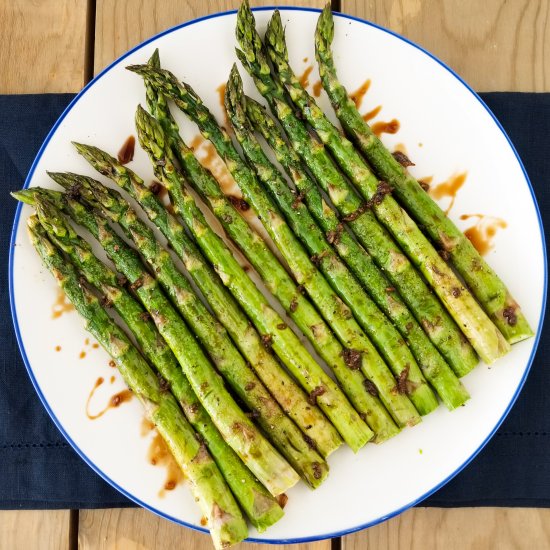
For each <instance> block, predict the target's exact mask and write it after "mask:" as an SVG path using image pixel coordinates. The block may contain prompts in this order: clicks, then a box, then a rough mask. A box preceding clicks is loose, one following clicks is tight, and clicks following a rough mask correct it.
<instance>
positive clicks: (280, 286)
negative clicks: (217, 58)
mask: <svg viewBox="0 0 550 550" xmlns="http://www.w3.org/2000/svg"><path fill="white" fill-rule="evenodd" d="M130 69H131V70H133V71H135V72H138V73H140V74H142V76H145V77H146V78H147V79H148V80H149V81H150V82H151V83H153V85H154V86H155V87H156V88H157V89H159V90H160V91H162V93H163V94H166V95H168V96H170V97H172V98H175V99H176V104H177V105H178V106H179V107H180V108H183V109H187V106H188V105H190V106H191V107H192V109H199V111H200V115H199V116H201V118H204V119H205V120H206V122H208V116H207V114H205V108H204V106H203V105H202V102H201V101H200V98H198V96H197V95H196V94H195V93H194V91H193V90H192V89H191V88H190V87H189V86H187V85H185V84H180V83H179V82H178V81H177V79H176V78H175V76H174V75H172V74H171V73H170V72H168V71H165V70H161V69H152V68H150V67H147V66H136V67H131V68H130ZM203 115H204V116H203ZM222 132H223V130H222ZM224 135H225V136H227V134H225V133H224ZM227 139H229V137H227ZM167 153H168V154H169V153H170V152H169V151H168V152H167ZM193 158H194V157H193ZM183 161H185V164H184V168H185V170H186V171H187V172H188V174H189V175H190V178H189V181H190V183H191V184H192V185H194V186H195V189H196V190H197V192H198V193H199V194H200V195H201V196H202V197H203V198H204V199H205V201H206V202H207V203H208V204H209V205H210V208H211V209H212V211H213V212H214V214H215V215H216V217H217V218H218V219H219V220H220V222H221V223H222V225H223V227H224V229H225V230H226V231H227V233H228V234H229V235H230V236H231V238H232V239H233V241H234V242H236V243H237V244H238V246H239V248H240V249H241V250H242V251H243V253H244V254H245V255H246V256H247V258H248V259H249V260H250V262H251V263H252V264H253V265H254V267H255V268H256V270H257V271H258V273H259V274H260V276H261V277H262V279H263V281H264V283H265V284H266V286H267V288H268V290H269V291H270V292H271V293H272V294H274V295H275V296H277V298H278V299H279V301H280V302H281V304H282V305H283V307H284V308H285V309H286V311H287V313H288V314H289V315H290V316H291V318H292V319H293V320H294V321H295V322H296V324H297V325H298V327H299V328H300V330H301V331H302V332H303V333H304V334H305V335H306V337H307V338H308V339H309V340H310V341H311V342H312V344H313V345H314V347H315V349H316V350H317V351H318V352H319V354H320V355H321V357H323V359H325V361H326V362H327V364H328V365H329V366H330V367H331V369H332V370H333V372H334V374H335V376H336V378H337V379H338V382H339V383H340V385H341V387H342V388H343V390H344V392H345V393H346V395H347V396H348V397H349V399H350V400H351V402H352V403H353V405H354V407H355V408H356V409H357V411H358V412H359V413H360V414H361V415H363V418H365V419H366V420H367V422H368V424H369V426H370V427H371V428H372V429H373V430H374V432H375V434H376V441H378V442H380V441H384V440H385V439H388V438H389V437H392V436H393V435H395V434H396V433H397V432H398V429H397V427H396V426H395V424H394V422H393V420H392V419H391V417H390V415H389V414H388V412H387V411H386V409H385V408H384V407H383V405H382V404H381V403H380V401H379V400H378V399H377V398H376V397H375V396H373V395H371V394H370V393H369V391H368V390H367V388H365V385H364V384H370V381H369V382H365V380H366V379H365V378H364V377H363V376H362V374H361V373H360V372H358V371H352V370H350V369H349V368H348V367H347V365H346V363H345V361H344V358H343V356H342V354H343V353H344V348H343V347H342V346H341V345H340V343H339V342H338V340H337V339H336V338H335V337H334V336H333V335H332V333H331V331H330V329H329V328H328V326H327V325H326V324H325V322H324V321H323V319H322V317H321V316H320V315H319V314H318V313H317V311H316V310H315V308H313V306H312V305H311V304H310V302H309V301H308V300H307V299H306V298H305V297H304V296H303V295H302V293H301V291H300V289H299V288H298V287H297V285H296V284H295V283H294V282H293V281H292V279H291V278H290V277H289V276H288V273H287V272H286V270H285V269H284V267H283V266H282V265H281V263H280V262H279V260H278V259H277V258H276V257H275V256H274V254H273V253H272V252H271V250H270V249H269V248H268V247H267V245H266V243H265V242H264V241H263V240H262V239H261V238H260V237H259V236H258V235H257V234H256V233H255V232H254V231H252V230H251V228H250V227H249V225H248V224H247V223H246V221H245V220H244V219H243V218H242V216H241V215H240V214H239V212H238V211H237V209H236V208H235V207H234V206H233V205H232V204H231V202H230V201H229V199H228V198H227V197H226V196H225V195H224V194H223V192H222V191H221V189H220V187H219V185H218V183H217V181H216V180H215V179H214V178H213V177H212V175H211V174H210V173H209V172H208V171H206V170H204V169H203V168H202V167H201V166H200V164H199V163H198V162H196V164H195V163H194V162H192V161H191V158H190V157H184V158H183ZM195 161H196V159H195ZM172 171H173V172H175V171H174V170H172ZM176 176H177V174H176ZM180 187H182V186H181V185H180ZM182 188H183V187H182ZM177 189H178V185H174V186H173V190H175V191H177ZM178 200H179V199H178V197H176V199H175V200H174V202H175V203H177V202H178ZM180 202H181V205H180V209H181V210H182V212H184V211H185V210H184V206H185V205H186V202H185V201H184V200H181V201H180ZM189 204H190V201H189ZM188 224H190V225H193V224H194V222H193V216H192V215H191V217H190V218H189V219H188ZM222 244H223V243H222ZM205 253H206V250H205ZM220 253H221V252H220ZM228 256H230V254H229V255H228ZM228 260H229V261H230V258H229V257H228ZM210 261H211V262H212V263H214V264H216V263H219V262H217V260H216V257H215V255H212V256H211V257H210ZM235 269H238V270H239V274H238V276H233V277H226V278H225V279H226V282H227V284H228V285H230V288H232V291H233V292H234V293H241V292H242V290H241V283H246V285H247V292H254V293H256V292H257V289H255V287H254V285H252V286H251V283H248V282H247V281H246V279H247V277H246V276H245V273H244V272H243V270H242V268H241V267H240V266H238V264H236V265H235ZM248 287H250V288H249V290H248ZM241 305H242V306H243V308H245V309H246V308H247V307H249V306H250V304H249V303H247V301H246V300H242V301H241ZM260 312H261V308H260V310H258V311H257V312H253V310H250V309H249V310H247V313H248V314H249V316H250V317H251V318H254V316H255V315H260ZM255 322H263V320H262V319H261V318H258V319H256V321H255ZM274 325H275V326H274V327H273V328H271V329H270V331H271V332H268V333H267V334H268V335H269V336H270V337H272V338H273V350H274V351H275V352H276V353H277V355H279V357H280V358H281V359H282V361H283V362H284V363H285V364H286V365H287V367H288V368H289V369H290V370H291V371H292V372H294V371H293V369H295V368H296V366H295V365H296V359H297V358H298V357H297V356H296V353H297V352H298V355H299V357H300V358H299V361H298V365H300V368H301V365H303V364H304V363H303V362H304V361H306V365H311V367H308V370H309V368H315V369H317V368H318V366H315V365H316V363H315V362H314V361H313V360H312V359H311V357H310V356H309V354H308V353H307V351H306V350H305V349H304V350H303V351H302V350H301V348H302V346H301V344H299V345H300V349H297V348H296V347H295V345H298V343H299V341H297V342H296V344H295V345H294V346H292V347H291V346H288V345H287V342H286V341H284V340H285V339H283V341H284V345H283V346H281V345H279V344H282V343H283V341H281V337H282V336H286V334H285V332H286V331H283V333H281V331H277V330H274V329H276V328H277V325H279V326H286V325H285V323H284V322H283V323H282V324H281V322H280V321H277V322H276V323H274ZM259 330H260V332H261V329H259ZM294 374H295V376H296V377H297V378H300V379H301V380H302V381H301V383H302V384H306V383H307V384H308V386H309V389H308V391H318V390H319V389H323V388H322V387H321V388H317V389H316V388H315V387H313V389H312V388H311V382H308V381H307V379H302V378H303V377H300V376H299V375H298V374H297V373H295V372H294ZM369 388H370V386H369ZM306 389H307V388H306ZM325 395H326V392H325V393H324V394H323V395H322V396H320V397H318V402H319V403H321V404H322V402H323V400H324V396H325ZM339 399H341V397H340V398H339ZM343 403H345V401H343ZM323 410H324V411H325V413H326V414H327V416H329V413H328V409H327V408H325V409H323ZM329 417H330V419H331V420H332V422H333V423H334V424H335V425H336V422H338V425H337V428H339V430H341V429H343V430H346V431H348V430H349V429H350V428H351V429H352V430H356V429H359V430H360V432H364V430H365V427H364V425H361V423H358V421H357V417H356V416H355V415H354V416H353V417H351V420H352V422H351V423H350V422H348V421H347V420H345V419H344V417H343V416H342V415H341V414H340V415H336V414H335V413H334V412H333V413H332V414H331V415H330V416H329ZM340 433H341V434H342V432H340ZM352 433H353V432H352ZM342 435H343V434H342ZM350 435H351V434H349V433H348V436H347V437H344V439H345V440H346V442H348V444H349V437H350ZM354 437H357V436H355V435H354ZM364 437H365V435H364V434H363V435H361V438H362V439H363V438H364ZM366 437H367V439H368V436H366ZM350 446H352V448H354V447H355V449H357V448H358V446H357V442H356V443H355V444H354V445H350Z"/></svg>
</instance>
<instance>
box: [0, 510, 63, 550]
mask: <svg viewBox="0 0 550 550" xmlns="http://www.w3.org/2000/svg"><path fill="white" fill-rule="evenodd" d="M69 521H70V511H69V510H19V511H2V512H0V548H6V549H8V548H9V549H10V550H28V549H30V548H40V550H67V548H69Z"/></svg>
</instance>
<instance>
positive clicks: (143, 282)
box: [66, 188, 298, 495]
mask: <svg viewBox="0 0 550 550" xmlns="http://www.w3.org/2000/svg"><path fill="white" fill-rule="evenodd" d="M73 196H79V191H78V189H77V188H71V192H70V194H69V196H67V199H66V202H67V207H68V210H69V212H70V213H71V217H73V218H74V219H75V220H76V221H77V222H78V223H82V225H84V227H86V229H88V230H89V231H90V232H91V233H92V235H93V236H94V237H95V238H96V239H97V240H98V241H99V243H100V244H101V246H102V247H103V248H104V249H105V251H106V252H107V254H108V256H109V258H110V259H111V260H112V261H113V263H114V264H115V266H116V268H117V270H118V271H119V272H120V273H122V274H123V275H124V276H125V277H126V279H127V280H128V282H129V283H130V285H131V287H132V289H133V290H134V291H135V292H136V294H137V295H138V297H139V299H140V300H141V302H142V303H143V305H144V306H145V308H146V309H147V311H148V312H149V314H150V315H151V317H152V319H153V321H154V322H155V324H156V326H157V329H158V331H159V332H160V334H161V335H162V337H163V338H164V339H165V340H166V343H167V344H168V345H169V346H170V348H171V349H172V351H173V353H174V355H175V356H176V358H177V360H178V362H179V363H180V365H181V367H182V369H183V371H184V373H185V375H186V377H187V379H188V381H189V382H190V384H191V386H192V388H193V391H194V392H195V394H196V395H197V397H198V398H199V400H200V401H201V403H202V405H203V406H204V408H205V409H206V411H207V412H208V414H209V415H210V418H211V419H212V421H213V422H214V424H215V425H216V427H217V428H218V430H219V431H220V433H221V434H222V437H223V438H224V439H225V441H226V442H227V443H228V444H229V445H230V446H231V447H232V448H233V450H234V451H235V452H236V453H237V454H238V455H239V457H240V458H241V460H242V461H243V462H244V463H245V464H246V465H247V466H248V468H249V469H250V470H251V471H252V473H253V474H254V475H256V477H257V478H258V479H259V480H260V482H262V483H263V485H264V486H265V487H266V488H267V489H268V490H269V492H270V493H271V494H274V495H277V494H280V493H281V492H284V491H285V490H286V489H287V488H289V487H291V486H292V485H294V484H295V483H296V482H297V481H298V476H297V474H296V473H295V472H294V471H293V470H292V468H290V466H289V465H288V464H287V463H286V462H285V461H284V459H283V458H282V457H281V456H280V455H279V454H278V453H277V452H276V451H275V449H273V448H272V447H271V445H270V444H269V442H268V441H267V440H266V439H265V438H264V436H263V435H262V434H261V433H260V432H259V431H258V430H257V428H256V427H255V426H254V424H253V423H252V422H251V421H250V420H249V419H248V417H247V416H246V415H245V414H244V413H243V412H242V411H241V409H240V408H239V407H238V405H237V404H236V403H235V401H234V400H233V398H232V397H231V395H230V394H229V393H228V392H227V390H226V389H225V387H224V385H223V382H222V380H221V377H220V376H219V375H218V374H217V373H216V371H215V369H214V367H213V366H212V365H211V363H210V362H209V360H208V359H207V357H206V356H205V355H204V352H203V351H202V349H201V348H200V347H199V345H198V343H197V341H196V340H195V337H194V335H193V334H192V333H191V332H190V331H189V329H188V328H187V326H186V324H185V323H184V322H183V321H182V319H181V317H180V316H179V314H178V313H177V312H176V310H175V309H174V308H173V306H172V305H171V303H170V302H169V300H168V299H167V298H166V296H165V295H164V294H163V293H162V291H161V290H160V288H159V286H158V283H157V281H156V280H155V279H154V278H153V277H151V275H150V274H149V273H148V272H147V271H146V270H144V268H143V264H142V263H141V260H140V259H139V257H138V256H137V255H136V253H135V252H134V250H132V249H131V248H129V247H128V246H127V245H126V244H125V242H124V241H123V240H122V239H121V238H120V237H119V236H118V235H117V233H116V232H115V231H113V230H112V229H111V227H110V226H109V225H108V223H107V221H106V219H105V218H103V217H102V216H101V215H99V214H97V213H96V212H94V211H91V210H90V208H89V207H88V206H84V205H82V204H81V203H80V202H78V201H77V200H75V199H74V198H72V197H73Z"/></svg>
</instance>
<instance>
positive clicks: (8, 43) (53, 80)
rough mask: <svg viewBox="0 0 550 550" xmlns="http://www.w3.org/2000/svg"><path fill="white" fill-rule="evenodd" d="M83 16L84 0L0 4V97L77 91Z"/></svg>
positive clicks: (10, 0) (21, 0) (82, 49)
mask: <svg viewBox="0 0 550 550" xmlns="http://www.w3.org/2000/svg"><path fill="white" fill-rule="evenodd" d="M86 12H87V0H42V1H40V2H37V1H32V2H31V1H29V0H6V1H3V2H0V23H1V28H2V47H1V48H0V74H1V75H2V76H1V77H0V93H3V94H21V93H25V94H30V93H44V92H77V91H78V90H80V88H82V86H83V84H84V53H85V45H86V39H85V37H86Z"/></svg>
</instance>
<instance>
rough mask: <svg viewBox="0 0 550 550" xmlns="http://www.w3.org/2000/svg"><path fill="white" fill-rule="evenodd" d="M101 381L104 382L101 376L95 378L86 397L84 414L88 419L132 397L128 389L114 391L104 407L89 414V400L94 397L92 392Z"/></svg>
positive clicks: (94, 417) (93, 418)
mask: <svg viewBox="0 0 550 550" xmlns="http://www.w3.org/2000/svg"><path fill="white" fill-rule="evenodd" d="M103 382H105V379H104V378H103V377H99V378H98V379H97V380H96V382H95V384H94V387H93V388H92V391H91V392H90V395H89V396H88V399H87V401H86V416H87V417H88V418H89V419H90V420H95V419H96V418H100V417H101V416H103V415H104V414H105V413H106V412H107V411H108V410H109V409H115V408H117V407H119V406H120V405H122V403H126V402H128V401H130V400H131V399H132V397H133V396H134V394H133V393H132V392H131V391H130V390H122V391H120V392H118V393H115V395H113V396H112V397H111V399H109V402H108V403H107V406H106V407H104V408H103V409H102V410H101V411H99V412H98V413H97V414H91V413H90V401H91V400H92V398H93V397H94V394H95V392H96V390H97V388H99V387H100V386H101V385H102V384H103Z"/></svg>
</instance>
